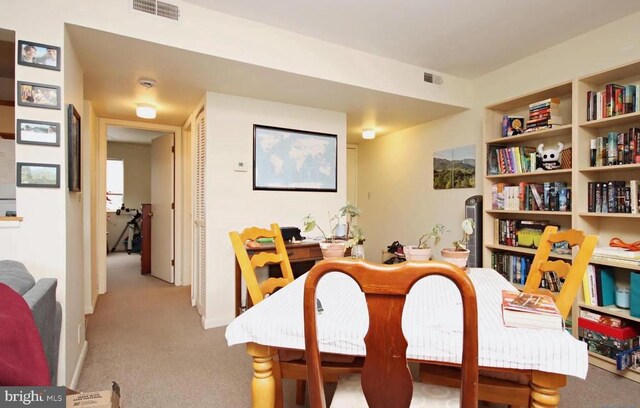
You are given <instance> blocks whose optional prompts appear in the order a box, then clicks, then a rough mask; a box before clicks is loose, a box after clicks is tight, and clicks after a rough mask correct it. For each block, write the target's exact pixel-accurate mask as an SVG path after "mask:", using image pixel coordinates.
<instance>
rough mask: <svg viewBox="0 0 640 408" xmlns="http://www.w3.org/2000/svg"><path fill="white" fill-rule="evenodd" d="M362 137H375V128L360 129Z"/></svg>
mask: <svg viewBox="0 0 640 408" xmlns="http://www.w3.org/2000/svg"><path fill="white" fill-rule="evenodd" d="M362 138H363V139H375V138H376V131H375V129H364V130H363V131H362Z"/></svg>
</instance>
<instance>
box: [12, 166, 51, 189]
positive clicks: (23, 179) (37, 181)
mask: <svg viewBox="0 0 640 408" xmlns="http://www.w3.org/2000/svg"><path fill="white" fill-rule="evenodd" d="M16 178H17V180H16V186H18V187H42V188H60V165H59V164H48V163H22V162H18V163H17V171H16Z"/></svg>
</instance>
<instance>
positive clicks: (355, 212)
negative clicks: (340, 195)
mask: <svg viewBox="0 0 640 408" xmlns="http://www.w3.org/2000/svg"><path fill="white" fill-rule="evenodd" d="M359 215H360V209H359V208H358V207H356V206H355V205H353V204H350V203H347V204H345V205H344V206H343V207H341V208H340V209H339V210H338V212H337V213H335V214H331V212H328V213H327V217H328V220H329V233H327V232H325V230H323V229H322V227H320V225H318V223H317V222H316V219H315V217H313V215H311V214H307V216H306V217H304V218H303V220H302V231H303V232H311V231H313V230H314V229H316V228H317V229H318V231H320V233H321V234H322V237H323V241H322V242H321V243H320V248H321V249H322V253H323V255H324V257H325V258H330V257H336V256H343V255H344V252H345V250H346V249H347V248H351V247H354V246H356V245H358V244H361V242H362V241H364V233H363V231H362V228H360V227H359V226H357V225H354V224H353V221H354V218H355V217H357V216H359Z"/></svg>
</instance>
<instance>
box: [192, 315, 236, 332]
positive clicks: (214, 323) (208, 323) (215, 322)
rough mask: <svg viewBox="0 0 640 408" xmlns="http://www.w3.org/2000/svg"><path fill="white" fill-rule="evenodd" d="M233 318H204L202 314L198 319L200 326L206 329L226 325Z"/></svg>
mask: <svg viewBox="0 0 640 408" xmlns="http://www.w3.org/2000/svg"><path fill="white" fill-rule="evenodd" d="M232 320H233V318H226V319H225V318H220V317H218V318H216V319H205V318H204V316H202V318H201V319H200V321H201V324H202V328H204V329H205V330H206V329H213V328H215V327H223V326H226V325H228V324H229V323H231V321H232Z"/></svg>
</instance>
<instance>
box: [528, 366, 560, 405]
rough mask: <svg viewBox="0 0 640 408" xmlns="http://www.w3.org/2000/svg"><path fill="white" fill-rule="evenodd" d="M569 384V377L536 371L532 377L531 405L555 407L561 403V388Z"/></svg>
mask: <svg viewBox="0 0 640 408" xmlns="http://www.w3.org/2000/svg"><path fill="white" fill-rule="evenodd" d="M565 385H567V377H566V376H565V375H562V374H552V373H547V372H543V371H534V372H533V375H532V378H531V406H532V407H534V408H554V407H557V406H558V405H560V388H562V387H564V386H565Z"/></svg>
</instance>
